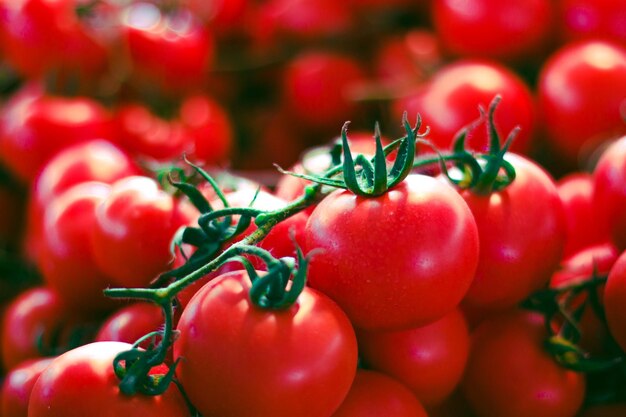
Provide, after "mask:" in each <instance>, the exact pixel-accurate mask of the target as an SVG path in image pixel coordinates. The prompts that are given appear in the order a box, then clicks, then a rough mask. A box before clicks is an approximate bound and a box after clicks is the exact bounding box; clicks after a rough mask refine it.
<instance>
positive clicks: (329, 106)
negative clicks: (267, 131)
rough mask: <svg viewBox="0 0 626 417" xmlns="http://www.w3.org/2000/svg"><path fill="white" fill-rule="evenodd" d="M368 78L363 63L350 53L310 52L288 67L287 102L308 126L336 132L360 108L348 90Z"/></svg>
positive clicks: (287, 106) (295, 114)
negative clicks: (348, 54)
mask: <svg viewBox="0 0 626 417" xmlns="http://www.w3.org/2000/svg"><path fill="white" fill-rule="evenodd" d="M364 79H365V74H364V71H363V70H362V69H361V66H360V64H359V63H358V62H357V61H355V60H354V59H353V58H351V57H349V56H347V55H341V54H337V53H328V52H317V51H306V52H303V53H302V54H300V55H298V56H296V57H295V58H294V59H293V60H292V61H291V62H290V63H289V64H288V65H287V68H286V69H285V74H284V76H283V81H282V87H281V88H282V94H283V99H282V100H283V105H284V107H285V108H286V109H287V110H288V111H289V112H290V114H291V116H292V117H294V118H295V119H296V120H297V121H298V122H299V123H301V124H303V125H304V126H306V127H307V128H311V129H316V130H324V129H334V130H332V131H334V132H336V131H338V130H339V129H340V128H341V125H342V124H343V123H344V122H345V121H346V120H350V119H351V118H352V117H353V116H355V115H356V113H357V112H358V110H359V109H358V106H357V103H356V102H354V101H353V100H351V99H350V98H349V97H348V96H347V89H349V88H350V86H354V85H355V84H357V83H360V82H362V81H363V80H364Z"/></svg>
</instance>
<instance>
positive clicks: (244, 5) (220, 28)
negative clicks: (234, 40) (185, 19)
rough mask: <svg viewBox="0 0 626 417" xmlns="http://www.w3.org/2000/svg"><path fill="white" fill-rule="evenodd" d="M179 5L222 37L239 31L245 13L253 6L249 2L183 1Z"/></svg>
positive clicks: (217, 0) (252, 3)
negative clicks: (206, 23)
mask: <svg viewBox="0 0 626 417" xmlns="http://www.w3.org/2000/svg"><path fill="white" fill-rule="evenodd" d="M180 3H181V4H183V5H185V6H186V7H188V8H189V10H191V11H192V12H193V13H195V14H196V15H198V16H199V17H201V18H202V19H203V20H205V21H207V22H209V24H210V26H211V28H212V29H214V30H216V31H217V32H219V33H220V34H222V35H223V34H231V33H233V32H237V31H240V30H241V29H242V20H243V17H244V16H245V14H246V11H247V10H248V9H250V8H252V7H253V6H254V2H251V1H250V0H210V1H205V0H183V1H181V2H180Z"/></svg>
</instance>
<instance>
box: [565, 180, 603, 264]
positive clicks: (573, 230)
mask: <svg viewBox="0 0 626 417" xmlns="http://www.w3.org/2000/svg"><path fill="white" fill-rule="evenodd" d="M557 190H558V192H559V197H560V198H561V201H562V202H563V206H564V208H565V220H566V222H567V242H566V243H565V249H564V251H563V255H564V256H569V255H572V254H574V253H576V252H577V251H579V250H581V249H583V248H585V247H587V246H591V245H595V244H599V243H602V242H606V241H607V240H609V231H608V230H607V229H605V228H604V227H602V226H604V224H603V222H601V221H598V219H600V217H601V216H600V214H599V213H597V209H596V207H594V202H593V193H594V190H593V177H592V176H591V175H590V174H588V173H585V172H574V173H571V174H569V175H567V176H565V177H563V178H561V179H559V180H558V181H557Z"/></svg>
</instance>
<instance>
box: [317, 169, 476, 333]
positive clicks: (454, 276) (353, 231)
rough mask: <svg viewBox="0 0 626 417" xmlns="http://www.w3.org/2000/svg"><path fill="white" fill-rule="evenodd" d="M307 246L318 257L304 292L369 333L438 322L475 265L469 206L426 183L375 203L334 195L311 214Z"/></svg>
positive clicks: (408, 182) (415, 179) (418, 179)
mask: <svg viewBox="0 0 626 417" xmlns="http://www.w3.org/2000/svg"><path fill="white" fill-rule="evenodd" d="M305 238H306V249H307V250H309V251H311V250H319V253H317V254H316V255H315V256H314V257H313V258H312V259H311V265H310V267H309V281H308V282H309V285H310V286H311V287H313V288H316V289H318V290H320V291H322V292H323V293H325V294H327V295H328V296H330V297H331V298H332V299H333V300H335V301H336V302H337V304H339V305H340V306H341V308H343V309H344V310H345V312H346V313H347V315H348V317H350V320H351V321H352V323H353V324H354V325H355V327H358V328H362V329H367V330H383V329H386V330H390V329H398V328H407V327H415V326H419V325H424V324H427V323H429V322H432V321H435V320H437V319H439V318H441V317H442V316H444V315H445V314H447V313H449V312H450V311H452V310H453V309H454V308H455V307H456V306H457V305H458V303H459V302H460V301H461V299H462V298H463V296H464V295H465V293H466V292H467V289H468V288H469V285H470V284H471V282H472V280H473V279H474V273H475V271H476V264H477V262H478V232H477V229H476V223H475V221H474V218H473V216H472V214H471V212H470V211H469V208H468V207H467V204H465V202H464V201H463V199H462V198H460V196H459V195H458V194H457V193H456V191H454V190H453V189H452V188H451V187H448V185H446V184H444V183H442V182H440V181H438V180H436V179H434V178H431V177H428V176H425V175H409V176H408V177H407V178H406V179H405V180H404V181H403V182H401V183H400V184H398V185H397V186H396V187H394V188H392V189H390V190H389V191H388V192H386V193H385V194H382V195H380V196H378V197H361V196H356V195H355V194H353V193H352V192H351V191H347V190H337V191H334V192H332V193H331V194H329V195H328V196H326V197H325V198H324V199H323V200H322V201H321V202H320V203H319V204H318V205H317V207H316V208H315V210H313V212H312V213H311V216H310V217H309V220H308V222H307V225H306V229H305Z"/></svg>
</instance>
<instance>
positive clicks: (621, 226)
mask: <svg viewBox="0 0 626 417" xmlns="http://www.w3.org/2000/svg"><path fill="white" fill-rule="evenodd" d="M625 181H626V136H623V137H621V138H619V139H618V140H616V141H615V142H613V143H612V144H611V145H609V147H607V148H606V149H605V150H604V152H603V153H602V155H601V156H600V160H599V161H598V163H597V165H596V167H595V169H594V171H593V202H594V206H595V207H594V208H595V210H596V212H597V213H598V217H597V220H598V223H600V224H601V226H600V227H606V228H607V229H608V230H609V233H610V234H611V239H612V241H613V243H615V246H617V248H618V249H619V250H624V249H626V214H625V213H624V204H626V190H624V186H623V185H624V182H625ZM602 223H604V224H602Z"/></svg>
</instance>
